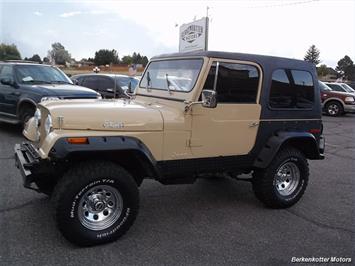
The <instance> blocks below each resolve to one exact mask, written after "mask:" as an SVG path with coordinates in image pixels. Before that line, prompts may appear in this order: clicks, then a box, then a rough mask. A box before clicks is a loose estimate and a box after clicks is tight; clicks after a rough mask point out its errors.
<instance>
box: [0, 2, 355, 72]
mask: <svg viewBox="0 0 355 266" xmlns="http://www.w3.org/2000/svg"><path fill="white" fill-rule="evenodd" d="M207 7H209V9H208V16H209V18H210V25H209V44H208V49H209V50H215V51H229V52H241V53H252V54H265V55H275V56H282V57H289V58H297V59H303V57H304V55H305V53H306V50H307V49H308V48H309V47H310V46H311V45H312V44H314V45H316V47H317V48H318V49H319V50H320V59H321V61H322V62H321V63H322V64H326V65H328V66H331V67H335V66H336V65H337V62H338V61H339V60H340V59H341V58H343V57H344V56H345V55H348V56H350V57H351V58H352V60H353V61H355V0H277V1H276V0H270V1H269V0H249V1H244V0H239V1H238V0H235V1H223V0H221V1H201V0H200V1H195V0H189V1H186V0H180V1H173V0H171V1H169V0H165V1H149V0H146V1H136V0H130V1H119V0H116V1H81V0H77V1H65V0H62V1H57V0H53V1H49V0H47V1H32V0H27V1H26V0H22V1H17V0H11V1H10V0H0V43H8V44H10V43H14V44H15V45H17V47H18V49H19V50H20V53H21V55H22V57H31V56H32V55H33V54H39V55H40V56H41V57H44V56H46V55H47V51H48V50H49V49H50V48H51V44H52V43H54V42H60V43H62V44H63V45H64V47H65V48H66V49H67V50H68V51H69V52H70V54H71V55H72V57H74V58H75V59H77V60H80V59H81V58H88V57H94V55H95V51H97V50H99V49H115V50H116V51H118V54H119V56H120V57H121V58H122V57H123V56H124V55H128V54H132V53H133V52H139V53H141V54H143V55H146V56H148V58H150V57H152V56H154V55H158V54H162V53H170V52H177V51H178V47H179V26H180V25H182V24H184V23H188V22H191V21H193V20H194V19H199V18H202V17H204V16H206V15H207Z"/></svg>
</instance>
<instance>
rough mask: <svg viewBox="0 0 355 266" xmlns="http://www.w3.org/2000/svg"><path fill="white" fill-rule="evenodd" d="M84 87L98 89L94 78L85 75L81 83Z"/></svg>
mask: <svg viewBox="0 0 355 266" xmlns="http://www.w3.org/2000/svg"><path fill="white" fill-rule="evenodd" d="M81 85H82V86H84V87H87V88H90V89H98V85H99V84H98V82H97V80H96V78H94V77H85V79H84V81H83V83H82V84H81Z"/></svg>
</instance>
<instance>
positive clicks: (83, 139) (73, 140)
mask: <svg viewBox="0 0 355 266" xmlns="http://www.w3.org/2000/svg"><path fill="white" fill-rule="evenodd" d="M67 141H68V143H70V144H89V139H88V138H86V137H80V138H67Z"/></svg>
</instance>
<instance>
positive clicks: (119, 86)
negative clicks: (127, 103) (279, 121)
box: [71, 73, 139, 99]
mask: <svg viewBox="0 0 355 266" xmlns="http://www.w3.org/2000/svg"><path fill="white" fill-rule="evenodd" d="M71 79H72V81H73V82H74V83H75V84H77V85H81V86H84V87H87V88H90V89H93V90H95V91H97V92H98V93H100V94H101V96H102V98H106V99H107V98H127V97H128V96H127V94H126V93H127V92H128V89H129V88H131V92H133V90H134V89H135V88H136V86H137V85H138V82H139V79H138V78H135V77H130V76H126V75H118V74H95V73H93V74H80V75H74V76H72V77H71Z"/></svg>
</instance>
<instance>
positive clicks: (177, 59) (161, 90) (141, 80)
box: [137, 57, 205, 96]
mask: <svg viewBox="0 0 355 266" xmlns="http://www.w3.org/2000/svg"><path fill="white" fill-rule="evenodd" d="M182 60H185V61H186V60H199V61H201V66H200V69H199V71H198V73H197V74H196V78H195V82H194V84H192V86H191V89H190V90H188V91H185V90H176V89H168V88H164V89H162V88H154V87H150V86H148V90H147V92H150V90H155V91H160V92H167V93H168V94H172V92H173V93H184V94H188V93H191V92H192V91H193V90H194V88H195V86H196V84H197V82H198V80H199V78H200V75H201V71H202V69H203V67H204V64H205V60H204V58H203V57H178V58H161V59H157V60H152V61H150V62H149V64H148V65H147V67H146V68H145V71H144V73H143V75H142V78H141V79H140V81H139V83H138V88H139V89H141V90H142V89H146V86H142V85H141V84H142V82H143V80H144V79H145V77H146V75H147V74H148V73H150V72H149V66H150V65H151V64H152V63H155V62H161V61H182ZM140 92H142V91H140ZM137 95H142V96H147V95H148V96H149V94H142V93H138V94H137Z"/></svg>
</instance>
